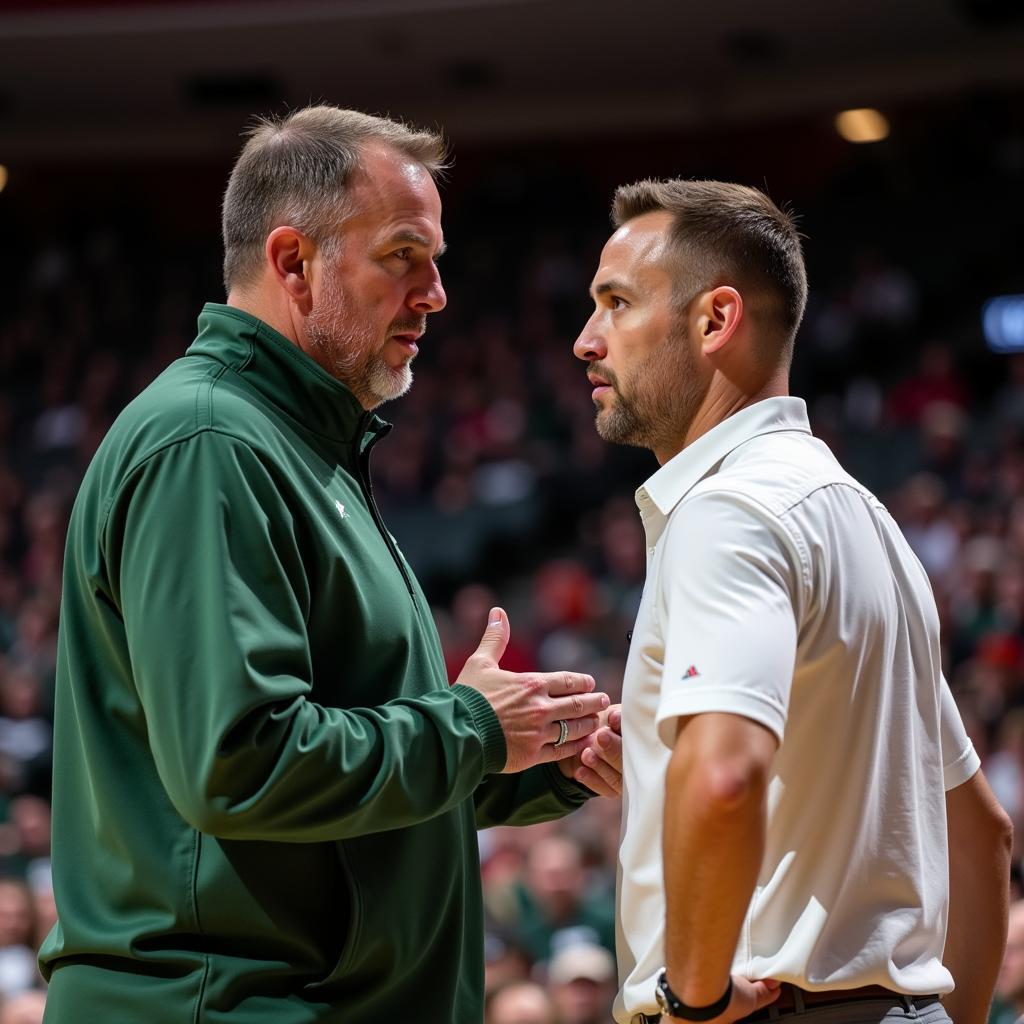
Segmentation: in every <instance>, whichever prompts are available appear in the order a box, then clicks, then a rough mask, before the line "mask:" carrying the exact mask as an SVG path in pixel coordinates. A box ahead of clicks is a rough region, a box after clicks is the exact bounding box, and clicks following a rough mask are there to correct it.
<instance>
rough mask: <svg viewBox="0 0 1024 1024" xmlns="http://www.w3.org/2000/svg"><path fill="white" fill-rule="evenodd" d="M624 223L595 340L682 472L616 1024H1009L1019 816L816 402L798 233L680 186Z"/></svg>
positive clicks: (631, 674) (714, 193)
mask: <svg viewBox="0 0 1024 1024" xmlns="http://www.w3.org/2000/svg"><path fill="white" fill-rule="evenodd" d="M612 212H613V220H614V223H615V225H616V227H617V230H616V231H615V233H614V234H613V235H612V237H611V239H610V240H609V241H608V243H607V245H606V246H605V248H604V251H603V252H602V255H601V261H600V266H599V268H598V270H597V274H596V275H595V277H594V281H593V285H592V288H591V292H592V296H593V299H594V304H595V310H594V313H593V315H592V316H591V318H590V320H589V321H588V322H587V325H586V326H585V328H584V329H583V332H582V333H581V334H580V336H579V338H578V340H577V341H576V344H575V349H574V351H575V353H576V355H577V356H578V357H579V358H580V359H582V360H585V361H586V362H587V363H588V372H587V376H588V378H589V379H590V381H591V383H592V384H593V385H594V394H593V398H594V403H595V405H596V407H597V420H596V425H597V429H598V431H599V433H600V434H601V436H602V437H604V438H605V439H606V440H609V441H613V442H617V443H622V444H633V445H639V446H642V447H646V448H650V449H651V450H652V451H653V452H654V454H655V456H656V457H657V459H658V462H659V463H660V464H661V468H660V469H659V470H658V471H657V472H656V473H655V474H654V475H653V476H652V477H651V478H650V479H649V480H648V481H647V483H646V484H645V485H644V486H643V487H641V488H640V489H639V490H638V491H637V505H638V506H639V509H640V514H641V517H642V519H643V525H644V529H645V532H646V535H647V544H648V574H647V583H646V587H645V590H644V595H643V600H642V602H641V606H640V611H639V614H638V617H637V622H636V627H635V629H634V631H633V634H632V643H631V647H630V653H629V661H628V663H627V666H626V677H625V681H624V687H623V701H622V734H623V744H624V751H625V771H624V794H623V837H622V846H621V853H620V874H619V887H618V903H619V934H618V958H619V972H620V980H621V990H620V993H619V996H618V998H617V999H616V1003H615V1018H616V1020H617V1021H618V1022H620V1024H641V1022H644V1021H648V1020H655V1019H657V1018H658V1015H659V1014H661V1018H662V1020H663V1021H668V1020H674V1019H681V1020H695V1021H715V1022H716V1024H730V1022H732V1021H735V1020H738V1019H744V1018H745V1019H758V1018H762V1017H763V1018H765V1019H768V1018H771V1019H775V1018H778V1017H779V1016H780V1015H783V1016H784V1015H786V1014H794V1013H795V1014H800V1015H802V1016H801V1020H804V1019H805V1018H806V1017H807V1015H808V1014H810V1015H811V1016H817V1017H821V1018H824V1017H826V1016H827V1018H828V1021H829V1024H844V1022H852V1021H858V1022H862V1021H871V1020H879V1021H880V1020H882V1019H884V1018H886V1017H887V1016H889V1017H893V1018H896V1017H898V1018H901V1019H902V1018H904V1017H906V1016H914V1017H920V1018H921V1021H922V1024H939V1022H944V1021H948V1017H947V1011H948V1014H949V1016H950V1017H952V1019H953V1020H954V1021H955V1022H956V1024H982V1021H983V1020H984V1017H985V1011H986V1010H987V1007H988V1003H989V1000H990V998H991V993H992V987H993V984H994V981H995V976H996V974H997V972H998V968H999V963H1000V959H1001V952H1002V945H1003V940H1004V936H1005V928H1006V904H1007V890H1008V868H1009V835H1010V826H1009V822H1008V819H1007V818H1006V815H1005V814H1003V813H1002V811H1001V810H1000V809H999V807H998V804H997V803H996V801H995V800H994V798H993V797H992V794H991V791H990V790H989V788H988V786H987V784H986V782H985V780H984V778H983V776H982V774H981V773H980V771H979V770H978V758H977V756H976V754H975V753H974V750H973V748H972V746H971V744H970V741H969V740H968V738H967V736H966V733H965V732H964V728H963V725H962V723H961V721H960V717H959V715H958V713H957V710H956V707H955V705H954V703H953V699H952V697H951V695H950V692H949V689H948V687H947V686H946V683H945V680H944V679H943V677H942V672H941V668H940V664H939V622H938V615H937V613H936V609H935V602H934V600H933V597H932V593H931V588H930V586H929V583H928V579H927V577H926V575H925V573H924V570H923V569H922V568H921V565H920V563H919V562H918V561H917V559H916V558H915V557H914V555H913V554H912V552H911V551H910V548H909V547H908V546H907V544H906V542H905V541H904V539H903V537H902V535H901V534H900V532H899V529H898V528H897V526H896V524H895V523H894V522H893V520H892V518H891V517H890V516H889V514H888V513H887V512H886V510H885V508H884V507H883V506H882V505H881V503H880V502H879V501H878V500H877V499H876V498H875V497H874V496H873V495H872V494H871V493H870V492H869V491H868V490H867V489H866V488H864V487H863V486H861V485H860V484H859V483H858V482H857V481H856V480H854V479H852V478H851V477H850V476H848V475H847V474H846V473H845V472H844V471H843V469H842V468H841V467H840V466H839V464H838V463H837V462H836V460H835V458H834V457H833V455H832V453H831V452H830V451H829V450H828V448H827V447H826V446H825V445H824V444H823V443H822V442H820V441H818V440H817V439H815V438H814V437H813V436H812V434H811V431H810V427H809V425H808V421H807V413H806V408H805V406H804V403H803V401H802V400H800V399H798V398H791V397H788V370H789V363H790V357H791V353H792V347H793V339H794V336H795V333H796V329H797V326H798V324H799V322H800V318H801V316H802V313H803V307H804V302H805V299H806V291H807V285H806V276H805V272H804V265H803V257H802V254H801V249H800V242H799V236H798V234H797V232H796V230H795V227H794V225H793V222H792V219H791V218H790V217H789V216H788V215H786V214H784V213H783V212H781V211H780V210H779V209H778V208H777V207H775V206H774V204H772V203H771V201H770V200H769V199H768V198H767V197H766V196H764V195H763V194H762V193H760V192H758V191H756V190H755V189H750V188H745V187H743V186H739V185H729V184H724V183H721V182H685V181H679V180H677V181H667V182H651V181H647V182H641V183H639V184H636V185H632V186H626V187H623V188H620V189H619V190H618V192H617V193H616V197H615V203H614V206H613V211H612ZM947 925H948V931H947ZM954 979H955V982H956V990H955V992H954V991H953V989H954ZM938 996H942V997H943V999H942V1001H941V1002H940V1001H939V999H938V998H937V997H938ZM808 1024H809V1022H808Z"/></svg>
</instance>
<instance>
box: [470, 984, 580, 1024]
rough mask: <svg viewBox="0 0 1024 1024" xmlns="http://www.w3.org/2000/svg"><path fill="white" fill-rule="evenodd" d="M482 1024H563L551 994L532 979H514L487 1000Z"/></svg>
mask: <svg viewBox="0 0 1024 1024" xmlns="http://www.w3.org/2000/svg"><path fill="white" fill-rule="evenodd" d="M484 1024H563V1022H562V1021H561V1020H559V1018H558V1013H557V1011H556V1010H555V1004H554V1002H553V1000H552V999H551V996H550V995H548V993H547V992H546V991H545V990H544V988H543V987H542V986H541V985H538V984H537V983H536V982H534V981H515V982H512V983H511V984H509V985H505V986H504V987H503V988H499V989H496V990H495V991H494V992H492V993H491V994H490V996H489V997H488V999H487V1007H486V1010H485V1013H484Z"/></svg>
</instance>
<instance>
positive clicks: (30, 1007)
mask: <svg viewBox="0 0 1024 1024" xmlns="http://www.w3.org/2000/svg"><path fill="white" fill-rule="evenodd" d="M45 1010H46V993H45V992H22V993H21V994H20V995H16V996H14V998H13V999H10V1000H8V1001H6V1002H4V1003H3V1004H2V1005H0V1024H43V1014H44V1012H45Z"/></svg>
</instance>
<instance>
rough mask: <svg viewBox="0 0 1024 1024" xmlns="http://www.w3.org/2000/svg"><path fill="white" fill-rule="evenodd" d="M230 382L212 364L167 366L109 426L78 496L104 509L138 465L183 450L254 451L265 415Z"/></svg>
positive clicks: (201, 361)
mask: <svg viewBox="0 0 1024 1024" xmlns="http://www.w3.org/2000/svg"><path fill="white" fill-rule="evenodd" d="M236 380H237V378H235V376H234V375H233V374H232V373H231V371H230V370H228V369H227V368H226V367H224V366H223V365H221V364H219V363H216V362H214V361H213V360H207V359H195V358H190V357H186V358H182V359H179V360H176V361H175V362H174V363H172V364H171V365H170V366H169V367H168V368H167V369H166V370H164V371H163V373H161V374H160V376H158V377H157V378H156V379H155V380H154V381H153V382H152V383H151V384H149V385H148V386H147V387H146V388H145V389H144V390H143V391H142V392H141V393H140V394H139V395H138V396H137V397H136V398H134V399H133V400H132V401H131V402H130V403H129V404H128V405H127V406H126V407H125V408H124V409H123V410H122V412H121V413H120V415H119V416H118V417H117V419H116V420H115V421H114V423H113V424H112V426H111V428H110V430H109V431H108V432H107V435H106V436H105V437H104V439H103V441H102V442H101V444H100V446H99V448H98V449H97V451H96V454H95V456H94V457H93V461H92V464H91V465H90V466H89V469H88V471H87V473H86V476H85V479H84V480H83V483H82V493H83V497H85V496H91V498H92V499H93V500H95V501H96V502H98V503H99V504H100V505H103V506H106V507H109V505H110V503H111V502H112V501H113V500H114V499H115V498H116V496H117V494H118V493H119V492H120V491H121V490H122V489H123V488H124V486H125V484H126V483H127V482H128V481H129V480H131V479H132V478H134V477H136V476H137V475H138V472H139V471H140V470H141V469H142V468H143V467H146V466H151V465H154V464H160V463H163V462H167V461H173V460H169V458H168V457H169V456H170V454H171V453H173V452H175V451H180V449H182V448H183V447H187V448H194V447H202V448H204V449H207V450H210V449H223V450H224V451H227V450H229V449H235V450H237V449H248V450H251V451H258V449H259V445H258V438H259V436H260V434H261V430H260V427H259V422H260V421H261V420H262V419H265V418H266V414H265V413H264V412H263V411H262V410H261V408H260V407H259V405H258V403H257V402H256V401H255V400H254V398H253V397H252V396H250V395H248V394H246V392H245V390H244V389H243V388H240V387H238V386H237V385H236V383H235V382H236ZM215 396H216V399H215Z"/></svg>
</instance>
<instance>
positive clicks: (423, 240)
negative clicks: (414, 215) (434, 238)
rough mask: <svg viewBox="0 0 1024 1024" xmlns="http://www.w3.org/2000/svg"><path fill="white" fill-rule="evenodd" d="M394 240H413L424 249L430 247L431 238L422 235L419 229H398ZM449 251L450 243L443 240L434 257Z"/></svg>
mask: <svg viewBox="0 0 1024 1024" xmlns="http://www.w3.org/2000/svg"><path fill="white" fill-rule="evenodd" d="M391 241H392V242H412V243H413V245H420V246H422V247H423V248H424V249H429V248H430V239H429V238H427V237H426V236H425V235H421V234H420V233H419V232H418V231H398V232H396V233H395V234H393V235H392V236H391ZM447 251H448V243H447V242H442V243H441V247H440V248H439V249H438V250H437V252H435V253H434V256H433V258H434V259H435V260H436V259H437V258H438V257H440V256H443V255H444V254H445V253H446V252H447Z"/></svg>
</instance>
